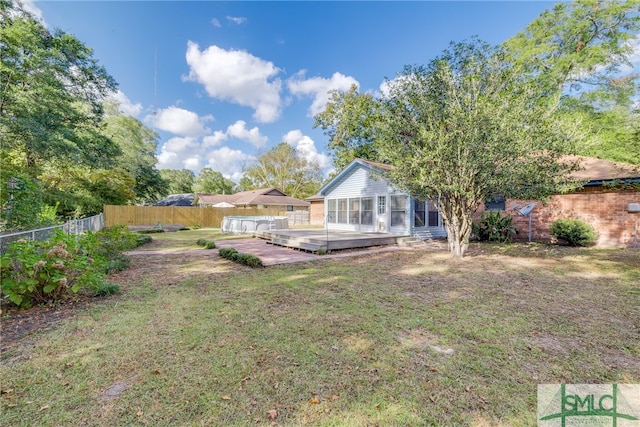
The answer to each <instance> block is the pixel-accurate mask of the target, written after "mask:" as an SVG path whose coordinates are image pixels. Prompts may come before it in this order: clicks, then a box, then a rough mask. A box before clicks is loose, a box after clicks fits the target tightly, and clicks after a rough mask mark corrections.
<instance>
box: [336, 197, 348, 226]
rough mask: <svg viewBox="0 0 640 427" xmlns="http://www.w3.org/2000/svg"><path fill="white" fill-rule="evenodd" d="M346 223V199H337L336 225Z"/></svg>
mask: <svg viewBox="0 0 640 427" xmlns="http://www.w3.org/2000/svg"><path fill="white" fill-rule="evenodd" d="M346 223H347V199H338V224H346Z"/></svg>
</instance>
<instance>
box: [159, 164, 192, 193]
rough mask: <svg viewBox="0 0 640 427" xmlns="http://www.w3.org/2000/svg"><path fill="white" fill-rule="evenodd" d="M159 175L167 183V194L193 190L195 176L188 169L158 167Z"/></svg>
mask: <svg viewBox="0 0 640 427" xmlns="http://www.w3.org/2000/svg"><path fill="white" fill-rule="evenodd" d="M160 176H161V177H162V179H164V180H165V181H166V182H167V183H168V194H184V193H192V192H193V184H194V182H195V178H196V176H195V174H194V173H193V171H191V170H189V169H182V170H177V169H160Z"/></svg>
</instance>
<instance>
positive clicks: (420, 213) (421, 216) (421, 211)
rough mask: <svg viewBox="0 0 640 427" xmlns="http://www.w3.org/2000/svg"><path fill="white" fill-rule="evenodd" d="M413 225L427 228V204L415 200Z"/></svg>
mask: <svg viewBox="0 0 640 427" xmlns="http://www.w3.org/2000/svg"><path fill="white" fill-rule="evenodd" d="M413 224H414V226H415V227H424V226H425V224H426V223H425V203H424V202H421V201H420V200H415V199H414V200H413Z"/></svg>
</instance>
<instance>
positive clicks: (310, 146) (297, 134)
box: [283, 129, 331, 172]
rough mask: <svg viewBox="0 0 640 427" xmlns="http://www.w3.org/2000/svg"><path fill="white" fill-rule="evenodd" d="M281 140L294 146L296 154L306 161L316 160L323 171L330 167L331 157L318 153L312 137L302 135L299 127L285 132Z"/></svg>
mask: <svg viewBox="0 0 640 427" xmlns="http://www.w3.org/2000/svg"><path fill="white" fill-rule="evenodd" d="M283 140H284V142H286V143H287V144H289V145H291V146H292V147H293V148H295V149H296V151H297V152H298V155H299V156H302V157H303V158H305V159H306V160H307V161H308V162H317V163H318V166H320V169H322V170H323V171H325V172H326V171H327V170H328V169H329V168H330V167H331V159H330V158H329V157H328V156H327V155H325V154H322V153H319V152H318V149H317V148H316V144H315V142H314V141H313V139H311V138H310V137H308V136H307V135H304V134H303V133H302V131H300V130H299V129H295V130H291V131H289V132H287V134H286V135H285V136H284V138H283Z"/></svg>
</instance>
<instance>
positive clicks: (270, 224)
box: [220, 216, 289, 234]
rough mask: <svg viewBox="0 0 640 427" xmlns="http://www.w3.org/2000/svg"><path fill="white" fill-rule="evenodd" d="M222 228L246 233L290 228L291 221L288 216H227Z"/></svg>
mask: <svg viewBox="0 0 640 427" xmlns="http://www.w3.org/2000/svg"><path fill="white" fill-rule="evenodd" d="M220 228H221V229H222V232H223V233H233V234H244V233H253V232H254V231H266V230H280V229H282V228H289V221H288V220H287V217H286V216H225V217H224V218H223V219H222V226H221V227H220Z"/></svg>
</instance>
